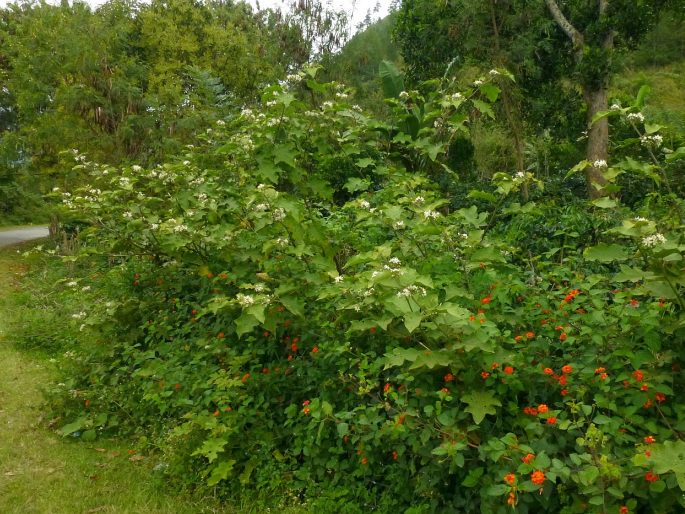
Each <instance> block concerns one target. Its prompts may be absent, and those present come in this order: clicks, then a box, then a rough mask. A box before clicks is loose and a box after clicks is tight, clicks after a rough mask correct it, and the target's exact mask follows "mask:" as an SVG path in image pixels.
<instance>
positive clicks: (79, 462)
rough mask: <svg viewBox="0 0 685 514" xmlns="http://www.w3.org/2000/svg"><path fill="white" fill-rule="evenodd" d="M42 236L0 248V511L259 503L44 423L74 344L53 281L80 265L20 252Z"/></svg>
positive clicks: (123, 443)
mask: <svg viewBox="0 0 685 514" xmlns="http://www.w3.org/2000/svg"><path fill="white" fill-rule="evenodd" d="M41 243H42V242H41V241H37V242H31V243H25V244H22V245H17V246H13V247H8V248H4V249H0V362H2V364H3V370H2V372H0V513H2V514H81V513H83V514H86V513H117V514H129V513H130V514H137V513H140V514H205V513H206V514H210V513H226V514H229V513H230V514H257V513H259V514H261V513H262V512H265V510H264V509H263V508H261V507H260V506H259V505H260V504H261V503H260V502H259V501H257V500H256V501H255V502H254V503H247V502H246V503H242V504H239V505H230V506H227V505H222V504H221V502H220V501H219V500H218V499H216V498H214V497H211V496H208V497H201V496H199V495H198V494H190V493H188V494H181V493H179V492H178V491H171V490H170V487H168V485H167V484H166V482H165V481H166V478H165V476H164V474H163V473H161V472H160V471H155V466H157V465H158V464H160V461H159V457H157V456H155V455H149V454H145V453H143V452H139V451H138V449H137V448H136V443H135V442H133V441H127V440H121V439H108V440H102V439H100V440H96V441H94V442H92V443H86V442H82V441H80V440H76V439H74V438H70V437H67V438H65V437H62V436H61V435H59V434H57V433H56V432H55V431H54V430H52V429H51V428H50V426H51V423H53V422H54V423H57V422H58V420H50V419H47V414H45V413H46V412H47V411H48V409H47V408H46V407H45V402H44V399H43V396H42V393H41V390H42V389H44V388H47V387H48V386H49V385H50V384H54V383H55V382H56V377H57V372H56V369H55V366H56V364H55V363H54V362H53V361H54V360H55V359H53V356H55V357H56V356H58V355H60V354H61V353H62V352H64V349H65V348H66V347H67V346H66V345H67V344H68V345H69V347H73V345H74V344H75V343H74V341H75V340H76V337H77V333H76V332H74V331H73V328H70V327H71V325H72V324H71V323H69V321H70V320H69V319H68V314H69V313H70V312H72V310H73V309H76V308H80V307H81V306H76V305H65V304H63V303H62V302H60V296H59V295H58V294H56V292H55V291H54V288H53V286H52V284H54V282H55V281H56V280H57V279H60V278H65V277H70V276H71V275H70V273H74V274H78V273H79V271H78V269H76V268H74V269H73V271H70V269H69V268H68V267H66V266H64V265H61V264H58V263H57V262H58V261H56V260H54V259H51V260H48V259H46V258H45V257H41V256H40V255H34V256H30V257H24V256H23V254H24V252H26V251H27V250H29V249H30V248H32V247H33V246H35V245H38V244H41ZM83 273H87V270H86V271H84V272H83ZM70 330H71V332H70ZM76 344H77V343H76ZM140 457H143V458H142V459H141V458H140ZM277 511H278V513H279V514H301V513H304V512H305V510H303V509H302V508H297V507H283V508H279V509H278V510H277ZM272 512H276V510H274V509H272Z"/></svg>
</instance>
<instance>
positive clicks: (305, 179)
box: [52, 69, 685, 513]
mask: <svg viewBox="0 0 685 514" xmlns="http://www.w3.org/2000/svg"><path fill="white" fill-rule="evenodd" d="M386 71H387V76H386V78H387V79H388V80H390V81H393V80H394V81H395V83H396V84H399V83H400V82H399V80H400V77H398V76H396V75H393V73H392V69H389V70H386ZM315 76H316V70H315V69H307V70H305V71H304V72H300V73H298V74H293V75H291V76H290V77H289V78H288V82H287V83H285V84H283V85H276V86H272V87H270V88H268V89H266V90H265V91H264V94H263V96H262V99H261V105H260V106H259V107H258V108H254V109H244V110H242V111H241V112H238V113H235V114H234V115H232V116H227V117H225V118H223V119H219V120H217V122H216V123H215V125H214V126H213V127H212V128H211V129H208V130H207V131H206V132H205V133H204V134H203V135H202V136H201V137H200V140H201V142H200V143H198V144H196V145H195V146H191V147H188V148H186V151H185V154H184V155H183V156H182V157H180V158H179V159H177V160H171V161H169V162H166V163H165V164H163V165H159V166H153V167H141V166H138V165H135V166H131V167H124V168H115V167H112V166H109V165H102V164H98V163H96V162H91V161H90V159H89V158H88V156H85V155H82V154H78V155H75V156H74V157H75V158H76V161H77V165H76V170H77V171H78V172H80V173H87V174H88V175H89V176H90V180H91V183H90V184H89V185H88V186H87V187H85V188H84V189H82V190H79V191H72V192H60V193H59V194H61V195H62V198H63V201H64V203H65V205H66V206H67V207H68V208H69V209H72V210H76V211H77V212H80V213H81V214H80V215H81V216H83V217H85V218H87V219H88V221H89V222H90V224H91V227H92V228H90V229H87V230H86V231H84V232H83V233H82V235H81V241H82V243H83V244H84V245H85V246H84V251H83V255H82V257H81V259H86V260H85V261H84V262H85V263H87V269H88V270H89V271H88V273H86V274H85V275H84V276H83V277H82V278H81V279H78V280H74V281H71V282H67V280H65V281H63V282H62V284H61V286H60V287H62V288H63V290H64V294H65V295H67V296H71V297H72V298H80V299H81V300H82V301H83V305H90V306H91V307H87V308H85V307H84V309H83V311H80V312H76V313H74V320H73V323H74V327H75V328H76V327H79V328H80V332H79V333H80V334H82V337H81V338H80V339H82V341H81V342H80V343H79V344H78V345H75V346H73V347H72V346H68V347H66V348H65V349H68V351H67V353H66V354H65V356H64V358H63V359H62V365H63V367H64V373H65V378H64V382H63V383H62V384H60V385H57V386H56V387H55V389H54V390H53V391H52V396H53V405H54V408H55V410H56V412H58V413H59V414H61V415H62V416H63V419H64V422H65V423H66V424H63V425H62V426H61V431H62V433H63V434H72V435H76V436H79V437H81V438H83V439H85V440H92V439H94V438H95V437H97V436H98V435H99V434H101V433H111V432H129V433H134V434H138V435H143V434H144V435H145V437H146V440H147V441H149V445H150V448H153V447H159V448H160V449H161V451H162V452H163V453H164V455H165V459H166V462H167V464H168V468H167V473H168V474H169V477H170V478H171V479H172V480H174V481H176V482H178V483H181V484H186V485H190V486H195V487H197V486H201V487H202V486H206V487H212V488H215V490H216V491H217V493H219V494H220V495H222V496H224V497H225V498H227V499H236V498H252V500H254V498H255V497H259V498H264V500H263V501H264V502H265V507H267V506H272V507H273V506H277V505H278V504H281V505H282V504H283V503H285V502H294V503H296V504H300V505H302V506H304V507H306V508H308V509H310V510H311V511H312V512H366V511H379V512H391V511H395V510H398V509H400V510H403V511H406V512H442V513H444V512H475V511H482V512H508V511H511V509H512V508H513V509H515V511H516V512H555V513H556V512H564V513H575V512H623V513H625V512H646V511H650V512H673V511H674V509H678V508H682V507H683V506H685V505H684V504H683V494H682V491H683V490H685V469H684V468H683V460H682V455H683V451H684V449H685V444H684V443H683V442H682V439H681V438H682V434H683V432H684V431H685V409H684V407H683V405H682V403H680V402H679V400H678V399H679V397H680V395H682V393H683V388H684V385H685V384H684V383H683V374H682V372H681V367H682V364H683V361H682V357H683V355H682V348H681V346H682V340H683V335H684V330H685V324H684V318H683V307H684V305H683V302H684V300H683V291H684V290H685V272H683V270H682V259H683V252H684V251H685V242H684V241H683V240H682V233H683V232H682V227H683V222H682V219H683V215H685V204H684V203H683V201H682V199H681V198H679V197H677V196H675V195H669V194H667V193H666V192H665V191H663V188H662V187H657V188H655V189H654V192H653V193H652V194H649V195H646V196H644V197H643V198H642V200H641V201H638V202H635V205H634V208H633V209H630V208H628V207H626V206H623V205H622V204H621V203H620V201H619V200H618V199H606V198H605V199H601V200H598V201H595V202H593V203H586V202H577V203H570V204H568V205H566V206H563V207H562V206H559V205H558V204H556V203H555V202H554V201H550V200H548V199H547V198H546V197H545V196H543V195H541V191H542V187H543V185H544V184H543V183H542V182H540V181H538V180H537V179H535V177H534V176H533V174H531V173H520V174H513V175H509V174H506V173H501V174H498V175H496V176H495V177H494V178H493V180H492V182H491V184H489V185H487V186H486V185H484V186H483V187H482V188H481V189H482V190H473V191H471V192H470V194H469V195H468V196H466V195H447V194H445V193H444V192H441V190H440V189H439V188H438V187H437V186H436V185H435V183H434V181H433V180H432V178H434V177H435V176H436V175H435V174H436V173H439V174H440V176H444V174H448V175H451V176H453V177H454V180H458V178H457V175H456V174H454V172H453V171H451V170H450V169H449V167H448V165H447V164H446V163H447V162H448V161H449V154H448V153H449V150H450V145H451V141H452V140H453V138H454V137H456V136H457V135H459V134H466V133H468V129H467V127H468V125H469V124H470V123H471V122H472V120H473V118H474V117H478V116H481V115H484V114H485V115H487V114H488V113H491V112H492V106H491V103H492V102H494V101H496V99H497V97H498V96H499V93H500V90H501V87H500V86H501V85H503V84H506V82H507V81H508V80H510V79H509V78H508V77H507V75H506V73H505V72H503V71H498V70H492V71H491V72H490V73H489V74H487V76H484V77H481V79H480V83H479V85H478V86H475V87H471V88H468V89H459V88H457V86H456V83H454V82H452V81H445V82H432V83H430V84H425V85H424V86H423V91H424V93H423V94H419V93H418V92H417V91H412V92H407V91H401V92H400V93H399V95H398V96H397V98H396V99H391V100H388V102H389V108H390V110H391V111H392V113H393V114H392V116H391V117H390V119H389V120H387V121H381V120H378V119H375V118H374V117H373V116H371V115H370V114H369V113H368V112H365V111H364V110H363V109H361V108H359V107H357V106H355V105H352V104H351V102H350V97H349V94H350V92H349V91H347V90H346V89H345V88H344V87H343V86H340V85H338V84H335V83H329V84H325V83H319V82H317V81H316V80H315ZM606 115H607V116H612V117H615V118H616V119H617V120H619V119H622V120H624V121H623V123H627V124H628V125H629V126H630V125H632V126H633V127H634V129H635V130H637V131H638V132H639V133H640V134H642V137H643V138H644V137H648V138H650V139H649V141H654V138H655V137H656V136H657V135H658V133H657V131H655V130H654V127H652V126H650V125H649V124H648V123H647V124H645V123H644V120H643V119H642V118H641V116H642V114H641V113H639V112H638V111H637V109H636V108H634V107H630V108H617V109H614V110H613V111H610V112H608V113H606ZM645 130H646V132H645ZM650 144H651V145H654V143H650ZM640 148H642V150H640ZM654 148H655V147H654V146H651V147H650V148H646V147H644V146H643V147H640V145H639V140H638V145H637V146H636V147H634V149H633V150H632V151H633V152H634V153H633V154H632V155H633V157H631V158H628V157H626V159H624V160H623V161H618V160H617V162H616V163H615V164H612V165H611V166H606V167H605V173H606V175H607V179H608V180H611V181H613V182H614V183H616V184H617V186H616V187H619V186H620V183H621V180H622V179H626V178H628V177H637V176H639V175H646V176H648V177H650V180H652V182H653V183H655V184H659V183H661V184H664V186H663V187H665V183H666V179H667V178H668V177H667V175H669V174H672V173H673V170H674V169H676V168H673V166H675V165H677V163H678V162H682V157H683V153H684V152H683V149H682V148H680V149H674V150H676V151H674V152H673V153H671V154H669V161H670V162H669V163H665V162H662V161H663V159H662V157H660V156H659V155H654V157H655V158H656V161H655V162H654V163H653V164H646V163H645V162H644V159H645V158H650V152H651V153H652V154H654V151H653V150H654ZM588 164H589V163H587V162H583V163H581V164H580V165H579V166H578V167H577V170H576V171H580V170H582V168H583V167H584V166H587V165H588ZM531 199H534V200H535V201H532V200H531ZM529 200H530V201H529Z"/></svg>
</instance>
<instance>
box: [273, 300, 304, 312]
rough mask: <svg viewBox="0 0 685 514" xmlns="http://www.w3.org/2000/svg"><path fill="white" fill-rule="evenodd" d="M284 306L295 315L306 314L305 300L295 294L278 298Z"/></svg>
mask: <svg viewBox="0 0 685 514" xmlns="http://www.w3.org/2000/svg"><path fill="white" fill-rule="evenodd" d="M278 299H279V301H280V302H281V303H282V304H283V306H284V307H285V308H286V309H288V310H289V311H290V312H292V313H293V314H294V315H295V316H300V317H302V316H304V300H303V299H302V298H295V297H294V296H283V297H279V298H278Z"/></svg>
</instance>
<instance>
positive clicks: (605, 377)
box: [599, 373, 609, 380]
mask: <svg viewBox="0 0 685 514" xmlns="http://www.w3.org/2000/svg"><path fill="white" fill-rule="evenodd" d="M608 377H609V375H607V374H606V373H602V374H601V375H600V376H599V378H600V379H601V380H606V379H607V378H608Z"/></svg>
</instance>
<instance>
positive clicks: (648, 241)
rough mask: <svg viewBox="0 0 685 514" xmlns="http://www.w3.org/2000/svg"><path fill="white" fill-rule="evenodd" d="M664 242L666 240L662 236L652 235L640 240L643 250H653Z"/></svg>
mask: <svg viewBox="0 0 685 514" xmlns="http://www.w3.org/2000/svg"><path fill="white" fill-rule="evenodd" d="M665 242H666V238H665V237H664V236H663V234H654V235H651V236H647V237H645V238H644V239H642V246H644V247H645V248H653V247H655V246H656V245H658V244H663V243H665Z"/></svg>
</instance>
